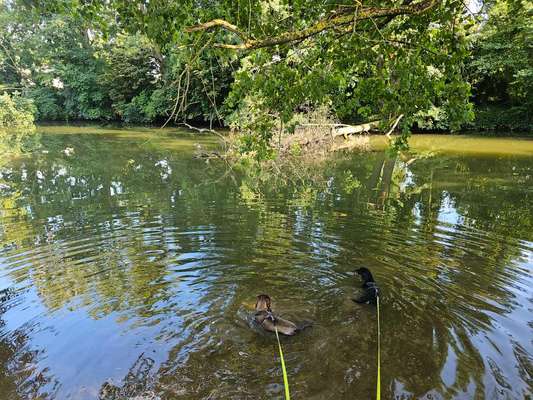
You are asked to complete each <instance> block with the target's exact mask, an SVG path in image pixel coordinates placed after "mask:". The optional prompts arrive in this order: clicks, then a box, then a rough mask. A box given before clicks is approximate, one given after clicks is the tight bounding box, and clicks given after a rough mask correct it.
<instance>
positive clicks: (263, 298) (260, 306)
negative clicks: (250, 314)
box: [255, 294, 272, 311]
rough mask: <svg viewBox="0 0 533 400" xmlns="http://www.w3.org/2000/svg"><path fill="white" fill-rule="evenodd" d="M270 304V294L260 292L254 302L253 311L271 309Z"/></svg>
mask: <svg viewBox="0 0 533 400" xmlns="http://www.w3.org/2000/svg"><path fill="white" fill-rule="evenodd" d="M270 305H271V301H270V296H268V295H266V294H260V295H259V296H257V300H256V302H255V311H272V310H271V309H270Z"/></svg>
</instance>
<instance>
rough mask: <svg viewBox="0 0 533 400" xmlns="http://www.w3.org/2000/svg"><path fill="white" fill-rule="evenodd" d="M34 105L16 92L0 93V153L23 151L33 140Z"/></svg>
mask: <svg viewBox="0 0 533 400" xmlns="http://www.w3.org/2000/svg"><path fill="white" fill-rule="evenodd" d="M33 113H34V106H33V103H32V101H31V100H28V99H25V98H23V97H21V96H19V95H18V94H14V95H8V94H6V93H4V94H0V155H3V156H5V155H6V154H7V153H13V152H18V151H24V150H27V149H29V148H30V147H31V146H32V144H33V143H34V142H35V141H34V139H35V125H34V124H33Z"/></svg>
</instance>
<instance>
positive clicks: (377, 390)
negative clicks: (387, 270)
mask: <svg viewBox="0 0 533 400" xmlns="http://www.w3.org/2000/svg"><path fill="white" fill-rule="evenodd" d="M376 299H377V309H378V379H377V386H376V400H381V333H380V329H379V295H377V296H376ZM276 334H277V332H276ZM280 351H281V348H280Z"/></svg>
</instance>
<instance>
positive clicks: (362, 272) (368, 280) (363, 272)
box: [352, 267, 379, 305]
mask: <svg viewBox="0 0 533 400" xmlns="http://www.w3.org/2000/svg"><path fill="white" fill-rule="evenodd" d="M355 273H356V274H358V275H359V276H360V277H361V278H362V279H363V284H362V285H361V287H362V288H363V293H362V294H361V296H359V297H358V298H356V299H352V300H353V301H355V302H356V303H366V304H374V305H375V304H376V302H377V297H378V296H379V288H378V285H377V283H376V281H375V280H374V277H373V276H372V273H371V272H370V271H369V270H368V268H365V267H361V268H359V269H357V270H355Z"/></svg>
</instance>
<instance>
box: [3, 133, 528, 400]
mask: <svg viewBox="0 0 533 400" xmlns="http://www.w3.org/2000/svg"><path fill="white" fill-rule="evenodd" d="M58 129H59V128H58ZM65 129H66V128H61V130H60V132H59V133H57V132H56V133H55V134H54V133H53V128H47V131H48V132H47V133H45V134H44V135H43V138H42V142H43V150H44V151H42V152H40V153H38V154H33V155H32V156H31V157H27V158H24V159H18V160H14V161H13V162H11V163H9V164H8V165H5V166H4V167H3V168H2V169H1V170H0V173H1V175H0V290H1V292H0V393H3V394H4V396H6V398H9V399H26V398H35V399H52V398H54V399H63V398H71V399H105V400H111V399H113V400H115V399H125V398H134V397H135V396H138V397H136V398H139V399H160V398H161V399H235V398H238V399H247V398H249V399H257V398H279V399H281V398H283V385H282V377H281V371H280V369H279V365H278V362H277V361H278V360H277V357H276V343H275V339H274V337H273V336H272V335H268V334H265V333H262V332H259V331H257V330H254V329H251V328H250V325H249V318H250V315H251V312H252V309H253V304H254V300H255V296H256V295H257V294H259V293H263V292H266V293H269V294H270V295H271V296H272V298H273V300H274V306H275V308H276V309H277V310H280V311H282V313H283V315H284V316H286V317H287V318H289V319H294V320H313V321H314V326H313V328H312V329H307V330H305V331H304V332H303V333H302V334H300V335H299V336H297V337H293V338H282V341H283V346H284V352H285V353H286V354H285V356H286V362H287V366H288V369H289V375H290V381H291V392H292V393H293V396H294V397H295V398H307V399H348V398H349V399H354V398H356V399H368V398H373V393H374V390H375V375H376V354H375V353H376V352H375V348H376V334H375V327H376V315H375V309H374V308H372V307H371V306H360V305H356V304H355V303H353V302H352V301H351V298H352V297H353V296H354V295H355V294H356V292H357V288H356V287H357V281H356V280H355V278H354V276H353V271H354V269H356V268H357V267H358V266H360V265H366V266H368V267H369V268H371V269H372V271H373V272H374V275H375V276H376V277H377V280H378V281H379V282H380V286H381V290H382V296H383V297H382V310H381V314H382V349H383V354H382V369H383V371H382V374H383V376H382V386H383V391H384V394H383V397H384V398H393V397H395V396H396V398H406V399H409V398H434V399H451V398H454V399H455V398H457V399H462V398H469V399H470V398H479V399H481V398H495V399H500V398H501V399H522V398H524V396H526V395H527V394H528V393H530V392H531V390H532V387H533V378H532V374H533V367H532V365H533V352H532V350H531V348H532V346H531V344H532V342H531V337H532V333H533V332H532V331H533V293H532V288H533V276H532V267H533V245H532V242H533V234H532V232H533V212H532V209H533V201H532V197H533V191H532V189H531V188H532V187H533V185H532V181H533V157H532V156H531V155H529V156H528V155H524V154H522V153H520V152H519V153H518V155H513V154H512V153H509V152H503V153H502V154H500V155H498V154H482V155H479V154H471V153H468V154H461V153H454V154H449V153H443V154H439V155H436V156H432V157H424V156H419V157H417V158H416V159H412V158H401V157H398V158H397V159H388V158H386V157H385V156H384V155H383V154H382V153H380V152H376V153H371V154H364V155H354V156H339V157H338V158H337V159H336V160H335V161H334V162H328V163H326V164H325V165H323V166H321V168H320V171H321V172H320V173H321V174H322V178H323V179H322V180H321V181H317V182H314V183H309V184H307V185H306V186H304V187H295V186H291V185H286V186H272V185H269V184H268V181H262V182H259V183H258V181H257V180H254V177H253V176H240V177H237V179H232V178H231V177H229V176H225V175H224V169H223V167H222V166H220V165H217V164H214V165H211V166H208V165H206V164H205V162H204V161H202V160H197V159H194V158H193V157H192V152H193V150H194V148H195V143H197V142H201V145H202V146H204V147H210V146H214V145H215V144H214V143H213V142H212V139H211V138H209V137H192V136H191V135H185V134H175V133H163V134H161V133H159V134H155V135H154V134H152V133H150V132H145V131H143V132H135V131H121V132H120V133H119V134H117V132H111V131H105V130H104V131H100V130H95V132H94V133H98V134H90V132H87V131H86V129H85V130H84V131H83V132H80V131H76V129H73V132H70V131H68V132H67V131H65ZM423 139H424V140H426V139H427V138H423ZM435 140H437V139H435ZM479 140H480V142H479V143H478V145H479V146H483V140H482V139H479ZM433 143H434V142H433ZM66 148H72V149H73V150H72V151H67V152H65V151H64V150H65V149H66Z"/></svg>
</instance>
